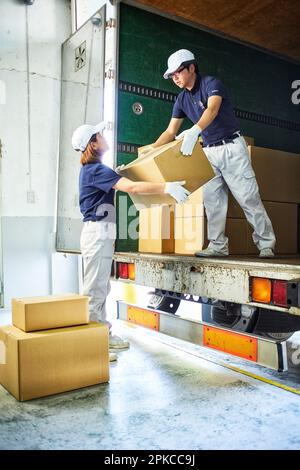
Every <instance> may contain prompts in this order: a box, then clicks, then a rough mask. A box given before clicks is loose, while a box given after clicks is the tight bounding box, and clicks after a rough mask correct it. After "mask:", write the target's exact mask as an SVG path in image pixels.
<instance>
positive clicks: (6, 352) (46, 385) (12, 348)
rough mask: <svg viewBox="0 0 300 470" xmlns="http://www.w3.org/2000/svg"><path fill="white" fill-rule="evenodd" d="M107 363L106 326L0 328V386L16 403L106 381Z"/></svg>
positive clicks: (107, 378)
mask: <svg viewBox="0 0 300 470" xmlns="http://www.w3.org/2000/svg"><path fill="white" fill-rule="evenodd" d="M108 364H109V363H108V327H107V325H104V324H99V323H89V324H88V325H83V326H73V327H71V328H57V329H54V330H45V331H42V332H35V333H24V332H23V331H21V330H19V329H18V328H16V327H15V326H4V327H2V328H0V384H1V385H3V387H5V388H6V389H7V390H8V391H9V392H10V393H11V394H12V395H13V396H14V397H15V398H16V399H17V400H19V401H24V400H31V399H32V398H38V397H43V396H47V395H53V394H55V393H61V392H66V391H68V390H75V389H77V388H81V387H87V386H90V385H95V384H99V383H102V382H108V380H109V367H108Z"/></svg>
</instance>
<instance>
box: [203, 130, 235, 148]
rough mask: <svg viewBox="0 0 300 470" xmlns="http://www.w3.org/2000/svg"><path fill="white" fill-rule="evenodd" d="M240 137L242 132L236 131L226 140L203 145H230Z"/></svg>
mask: <svg viewBox="0 0 300 470" xmlns="http://www.w3.org/2000/svg"><path fill="white" fill-rule="evenodd" d="M238 137H241V131H236V132H234V133H233V134H232V135H230V136H229V137H225V139H222V140H218V141H217V142H214V143H213V144H207V145H202V147H217V146H218V145H224V144H229V143H230V142H233V141H234V140H235V139H237V138H238Z"/></svg>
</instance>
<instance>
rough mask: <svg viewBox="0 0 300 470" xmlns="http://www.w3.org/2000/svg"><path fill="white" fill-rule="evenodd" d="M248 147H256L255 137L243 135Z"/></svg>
mask: <svg viewBox="0 0 300 470" xmlns="http://www.w3.org/2000/svg"><path fill="white" fill-rule="evenodd" d="M243 137H244V139H245V141H246V144H247V145H254V137H249V136H248V135H243Z"/></svg>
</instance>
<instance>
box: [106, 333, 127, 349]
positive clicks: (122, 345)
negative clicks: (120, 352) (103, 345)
mask: <svg viewBox="0 0 300 470" xmlns="http://www.w3.org/2000/svg"><path fill="white" fill-rule="evenodd" d="M128 348H129V342H128V341H125V340H124V339H122V338H120V337H119V336H115V335H110V336H109V349H128Z"/></svg>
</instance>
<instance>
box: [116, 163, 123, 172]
mask: <svg viewBox="0 0 300 470" xmlns="http://www.w3.org/2000/svg"><path fill="white" fill-rule="evenodd" d="M125 166H126V165H124V164H123V165H120V166H117V168H115V172H116V173H119V172H120V171H122V170H123V168H124V167H125Z"/></svg>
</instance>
